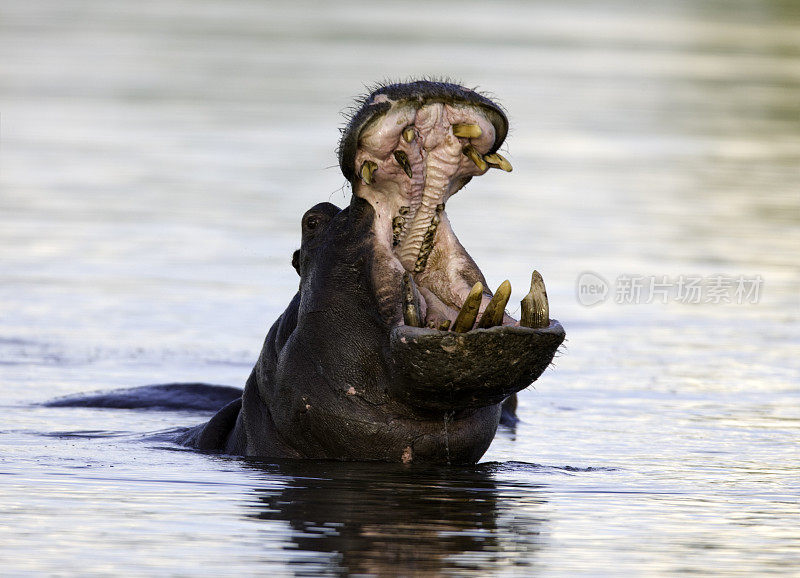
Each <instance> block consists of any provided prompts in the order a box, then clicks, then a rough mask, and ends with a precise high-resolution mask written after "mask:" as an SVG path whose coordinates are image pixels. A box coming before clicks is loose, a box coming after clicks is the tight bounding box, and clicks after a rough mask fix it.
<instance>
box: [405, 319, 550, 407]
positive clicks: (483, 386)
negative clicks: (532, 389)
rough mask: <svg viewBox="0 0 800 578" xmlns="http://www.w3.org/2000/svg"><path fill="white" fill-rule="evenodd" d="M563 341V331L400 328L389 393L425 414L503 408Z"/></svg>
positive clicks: (538, 370) (508, 327) (545, 364)
mask: <svg viewBox="0 0 800 578" xmlns="http://www.w3.org/2000/svg"><path fill="white" fill-rule="evenodd" d="M563 340H564V329H563V328H562V327H561V324H560V323H559V322H558V321H555V320H553V321H552V322H551V323H550V325H549V327H546V328H543V329H530V328H528V327H520V326H514V325H504V326H497V327H492V328H490V329H474V330H472V331H469V332H467V333H454V332H452V331H451V332H445V331H438V330H435V329H427V328H417V327H409V326H408V325H402V326H399V327H396V328H394V329H393V330H392V334H391V352H392V353H391V358H392V363H393V365H392V380H391V381H390V387H389V393H390V394H391V395H392V396H393V397H395V398H396V399H399V400H401V401H403V402H404V403H407V404H409V405H411V406H414V407H418V408H421V409H430V410H444V411H454V410H457V409H466V408H478V407H484V406H488V405H494V404H498V403H501V402H503V400H505V399H506V398H507V397H509V396H510V395H512V394H514V393H516V392H518V391H520V390H521V389H524V388H526V387H527V386H528V385H530V384H531V383H533V382H534V381H535V380H536V379H537V378H538V377H539V376H540V375H541V374H542V372H544V370H545V369H547V367H548V366H549V365H550V362H551V361H552V359H553V352H554V351H555V350H557V349H558V346H559V345H561V342H562V341H563Z"/></svg>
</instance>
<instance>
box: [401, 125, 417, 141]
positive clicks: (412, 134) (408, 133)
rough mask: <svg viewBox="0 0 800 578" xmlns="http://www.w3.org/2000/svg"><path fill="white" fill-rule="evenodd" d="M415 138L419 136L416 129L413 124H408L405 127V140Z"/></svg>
mask: <svg viewBox="0 0 800 578" xmlns="http://www.w3.org/2000/svg"><path fill="white" fill-rule="evenodd" d="M415 138H417V133H416V131H415V130H414V127H413V126H407V127H406V128H404V129H403V140H405V141H406V142H411V141H413V140H414V139H415Z"/></svg>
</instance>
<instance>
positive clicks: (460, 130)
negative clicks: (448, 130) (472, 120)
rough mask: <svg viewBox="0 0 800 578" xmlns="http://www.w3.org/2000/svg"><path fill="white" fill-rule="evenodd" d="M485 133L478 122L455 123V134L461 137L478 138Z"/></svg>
mask: <svg viewBox="0 0 800 578" xmlns="http://www.w3.org/2000/svg"><path fill="white" fill-rule="evenodd" d="M482 134H483V131H482V130H481V127H479V126H478V125H477V124H454V125H453V136H457V137H459V138H478V137H479V136H481V135H482Z"/></svg>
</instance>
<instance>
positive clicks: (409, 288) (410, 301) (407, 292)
mask: <svg viewBox="0 0 800 578" xmlns="http://www.w3.org/2000/svg"><path fill="white" fill-rule="evenodd" d="M403 322H404V323H405V324H406V325H410V326H411V327H422V319H421V315H420V312H419V298H418V297H417V293H416V291H414V279H413V278H412V277H411V275H410V274H409V273H408V272H405V273H403Z"/></svg>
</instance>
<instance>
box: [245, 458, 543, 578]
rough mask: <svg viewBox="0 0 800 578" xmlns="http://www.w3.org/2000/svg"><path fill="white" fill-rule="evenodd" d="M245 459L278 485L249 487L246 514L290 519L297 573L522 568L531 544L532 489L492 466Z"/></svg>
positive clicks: (536, 525) (538, 503) (535, 497)
mask: <svg viewBox="0 0 800 578" xmlns="http://www.w3.org/2000/svg"><path fill="white" fill-rule="evenodd" d="M247 463H248V465H249V466H251V467H253V468H255V469H259V470H261V471H263V472H264V473H266V474H268V475H269V478H270V481H272V482H274V481H276V480H279V481H281V482H284V483H286V484H287V485H286V487H284V488H283V489H280V490H275V489H256V495H257V504H255V507H256V511H255V512H253V513H250V514H248V515H252V516H254V517H256V518H259V519H265V520H273V521H275V520H277V521H285V522H288V523H289V525H290V527H291V544H292V545H291V547H290V549H291V550H293V551H297V556H296V557H293V558H292V559H291V560H290V563H293V564H292V567H293V568H294V569H295V571H297V572H298V573H300V574H303V573H305V572H304V570H303V569H304V568H305V569H306V570H308V572H309V573H319V572H320V571H323V572H326V573H330V572H333V573H347V574H353V573H366V574H373V575H375V574H378V575H383V574H398V573H400V574H403V573H409V572H410V573H425V574H428V573H436V572H439V571H442V570H446V569H455V568H458V569H460V570H461V571H467V572H468V573H469V572H470V571H474V572H476V573H477V574H484V573H485V572H486V571H489V570H491V571H497V570H498V568H502V567H510V566H519V565H529V564H531V563H532V562H533V558H534V554H535V552H536V550H537V549H538V548H539V546H540V534H541V532H540V529H541V526H542V524H543V523H544V522H545V520H543V519H542V510H543V507H542V504H543V503H544V500H543V499H542V497H541V494H540V493H539V492H537V488H536V487H534V486H518V487H513V488H512V487H509V486H504V485H502V483H498V482H496V481H495V479H494V470H495V469H496V467H494V466H491V465H482V466H472V467H469V468H445V467H424V468H423V467H413V468H412V467H406V466H402V465H397V466H394V465H387V464H371V463H340V462H320V461H282V462H280V463H274V462H273V463H269V464H267V463H260V462H256V461H248V462H247ZM295 563H296V564H297V565H295Z"/></svg>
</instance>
